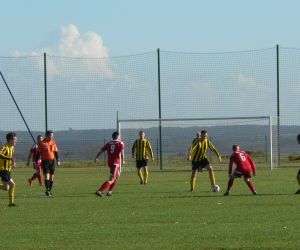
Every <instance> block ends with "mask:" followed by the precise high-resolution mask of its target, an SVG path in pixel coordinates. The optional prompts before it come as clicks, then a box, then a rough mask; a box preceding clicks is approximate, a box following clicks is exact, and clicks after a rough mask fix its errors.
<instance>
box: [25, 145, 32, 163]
mask: <svg viewBox="0 0 300 250" xmlns="http://www.w3.org/2000/svg"><path fill="white" fill-rule="evenodd" d="M31 157H32V149H30V151H29V154H28V157H27V163H26V165H27V166H29V164H30V159H31Z"/></svg>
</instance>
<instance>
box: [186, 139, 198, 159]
mask: <svg viewBox="0 0 300 250" xmlns="http://www.w3.org/2000/svg"><path fill="white" fill-rule="evenodd" d="M197 146H198V140H193V143H192V145H191V146H190V147H189V151H188V156H187V159H188V161H190V160H191V159H192V154H193V152H194V150H195V149H196V148H197Z"/></svg>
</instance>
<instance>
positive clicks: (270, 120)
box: [269, 116, 279, 170]
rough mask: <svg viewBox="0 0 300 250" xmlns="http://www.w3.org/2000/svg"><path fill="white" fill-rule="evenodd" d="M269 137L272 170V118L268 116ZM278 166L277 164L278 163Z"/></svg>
mask: <svg viewBox="0 0 300 250" xmlns="http://www.w3.org/2000/svg"><path fill="white" fill-rule="evenodd" d="M269 136H270V142H269V143H270V167H271V170H273V134H272V116H269ZM278 165H279V162H278Z"/></svg>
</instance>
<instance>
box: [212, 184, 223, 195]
mask: <svg viewBox="0 0 300 250" xmlns="http://www.w3.org/2000/svg"><path fill="white" fill-rule="evenodd" d="M220 189H221V188H220V187H219V185H214V186H213V187H212V188H211V191H212V192H214V193H217V192H219V191H220Z"/></svg>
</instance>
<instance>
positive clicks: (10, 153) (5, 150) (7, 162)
mask: <svg viewBox="0 0 300 250" xmlns="http://www.w3.org/2000/svg"><path fill="white" fill-rule="evenodd" d="M6 140H7V143H6V144H5V145H3V146H2V147H1V149H0V178H1V181H2V183H1V184H0V189H3V190H4V191H8V197H9V206H10V207H14V206H16V205H15V203H14V197H15V186H16V185H15V182H14V181H13V179H12V178H11V169H12V167H13V166H14V165H15V160H14V146H15V145H16V143H17V135H16V133H14V132H10V133H8V134H7V135H6Z"/></svg>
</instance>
